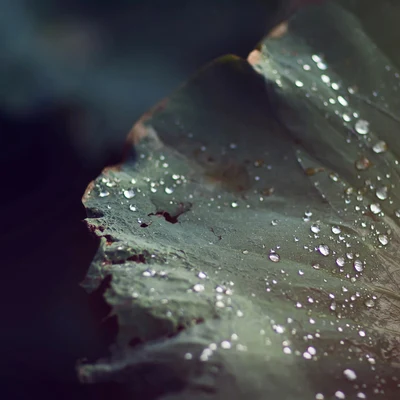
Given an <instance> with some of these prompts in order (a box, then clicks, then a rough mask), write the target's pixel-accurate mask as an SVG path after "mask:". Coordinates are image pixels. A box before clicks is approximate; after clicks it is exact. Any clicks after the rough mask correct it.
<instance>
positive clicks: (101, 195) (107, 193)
mask: <svg viewBox="0 0 400 400" xmlns="http://www.w3.org/2000/svg"><path fill="white" fill-rule="evenodd" d="M109 195H110V192H108V191H107V190H102V191H100V193H99V197H107V196H109Z"/></svg>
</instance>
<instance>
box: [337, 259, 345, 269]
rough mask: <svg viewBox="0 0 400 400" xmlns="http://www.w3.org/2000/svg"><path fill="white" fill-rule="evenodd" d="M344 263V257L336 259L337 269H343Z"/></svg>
mask: <svg viewBox="0 0 400 400" xmlns="http://www.w3.org/2000/svg"><path fill="white" fill-rule="evenodd" d="M344 263H345V260H344V257H338V258H337V259H336V264H337V266H338V267H343V266H344Z"/></svg>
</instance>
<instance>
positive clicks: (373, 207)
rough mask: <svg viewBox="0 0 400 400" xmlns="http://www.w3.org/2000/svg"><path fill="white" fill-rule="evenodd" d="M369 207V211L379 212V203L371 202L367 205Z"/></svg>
mask: <svg viewBox="0 0 400 400" xmlns="http://www.w3.org/2000/svg"><path fill="white" fill-rule="evenodd" d="M369 209H370V210H371V212H372V213H374V214H379V213H380V212H381V211H382V209H381V205H380V204H378V203H374V204H371V205H370V206H369Z"/></svg>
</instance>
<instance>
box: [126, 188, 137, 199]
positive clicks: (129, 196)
mask: <svg viewBox="0 0 400 400" xmlns="http://www.w3.org/2000/svg"><path fill="white" fill-rule="evenodd" d="M124 197H125V198H127V199H132V198H133V197H135V192H134V190H133V189H129V190H124Z"/></svg>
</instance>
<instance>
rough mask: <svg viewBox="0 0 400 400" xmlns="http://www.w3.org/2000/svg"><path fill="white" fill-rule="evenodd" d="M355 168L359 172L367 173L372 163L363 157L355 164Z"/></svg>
mask: <svg viewBox="0 0 400 400" xmlns="http://www.w3.org/2000/svg"><path fill="white" fill-rule="evenodd" d="M355 166H356V169H358V170H359V171H365V170H366V169H368V168H369V167H370V166H371V161H369V160H368V158H366V157H362V158H360V159H359V160H357V161H356V162H355Z"/></svg>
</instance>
